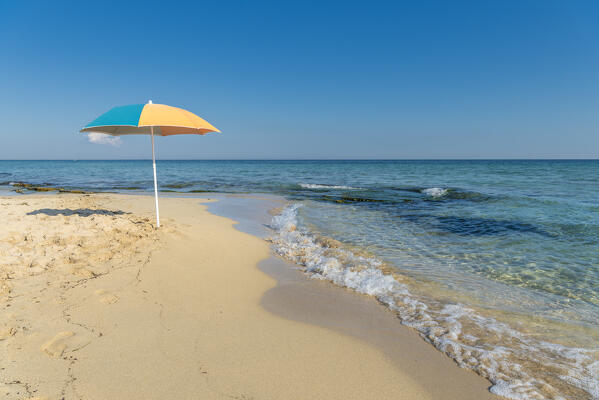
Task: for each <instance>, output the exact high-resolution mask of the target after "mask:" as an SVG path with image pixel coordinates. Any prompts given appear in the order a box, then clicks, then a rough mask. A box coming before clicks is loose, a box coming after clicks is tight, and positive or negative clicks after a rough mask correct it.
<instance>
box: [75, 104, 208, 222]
mask: <svg viewBox="0 0 599 400" xmlns="http://www.w3.org/2000/svg"><path fill="white" fill-rule="evenodd" d="M80 132H100V133H104V134H107V135H112V136H120V135H151V137H152V166H153V168H154V198H155V201H156V225H157V227H160V211H159V210H158V183H157V179H156V157H155V155H154V135H158V136H170V135H184V134H196V135H205V134H206V133H208V132H220V131H219V130H218V129H216V128H215V127H214V126H212V125H210V124H209V123H208V122H207V121H205V120H204V119H202V118H200V117H198V116H197V115H195V114H193V113H191V112H189V111H187V110H184V109H182V108H177V107H171V106H167V105H165V104H153V103H152V101H151V100H150V101H149V102H148V103H147V104H131V105H127V106H120V107H114V108H113V109H112V110H110V111H108V112H105V113H104V114H102V115H100V116H99V117H98V118H96V119H95V120H93V121H92V122H90V123H89V124H87V125H86V126H85V127H84V128H83V129H81V131H80Z"/></svg>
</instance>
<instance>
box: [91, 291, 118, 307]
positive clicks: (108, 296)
mask: <svg viewBox="0 0 599 400" xmlns="http://www.w3.org/2000/svg"><path fill="white" fill-rule="evenodd" d="M95 293H96V295H97V296H100V303H103V304H113V303H116V302H117V301H119V297H118V296H117V295H116V294H112V293H109V292H107V291H106V290H104V289H98V290H96V292H95Z"/></svg>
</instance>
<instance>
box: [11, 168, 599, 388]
mask: <svg viewBox="0 0 599 400" xmlns="http://www.w3.org/2000/svg"><path fill="white" fill-rule="evenodd" d="M158 177H159V187H160V189H161V190H162V191H167V192H170V191H173V192H191V193H202V192H210V191H214V192H225V193H272V194H277V195H281V196H284V197H285V198H287V199H288V200H289V206H288V207H286V208H285V209H284V210H282V212H281V214H280V215H279V216H277V217H276V218H275V220H273V223H272V227H273V229H274V233H273V247H274V249H275V250H276V251H277V252H278V253H279V254H281V255H283V256H285V257H288V258H290V259H292V260H294V261H296V262H298V263H299V264H301V265H303V266H304V267H305V269H306V271H307V273H310V274H311V275H312V276H314V277H316V278H321V279H329V280H331V281H333V282H335V283H337V284H340V285H343V286H347V287H349V288H352V289H354V290H356V291H360V292H364V293H368V294H372V295H374V296H377V297H378V298H379V300H380V301H381V302H383V303H385V304H387V305H388V306H389V307H390V308H391V309H393V310H394V311H395V312H396V313H397V315H398V317H399V318H401V319H402V321H403V322H404V323H405V324H406V325H409V326H412V327H413V328H414V329H417V330H418V331H419V332H420V333H421V335H422V336H423V337H424V338H425V339H426V340H428V341H429V342H431V343H432V344H433V345H435V346H436V347H437V348H439V349H440V350H441V351H443V352H445V353H446V354H447V355H448V356H450V357H452V358H453V359H454V360H456V362H457V363H458V364H460V365H462V366H463V367H466V368H471V369H473V370H475V371H477V372H478V373H480V374H481V375H483V376H486V377H488V378H489V379H490V380H491V381H492V382H493V383H494V386H493V388H492V391H494V392H496V393H500V394H503V395H504V396H507V397H510V398H527V399H528V398H554V399H559V398H567V399H571V398H581V399H582V398H589V399H592V398H595V399H596V398H599V361H598V360H599V352H598V348H599V345H598V343H599V342H598V341H599V161H159V162H158ZM15 183H27V184H32V185H35V186H42V187H61V188H65V189H75V190H89V191H125V192H132V193H135V192H147V191H149V190H151V188H152V168H151V162H150V161H76V162H75V161H0V188H2V189H4V190H14V189H17V188H19V189H22V187H19V186H18V185H15ZM25 191H26V192H27V190H25Z"/></svg>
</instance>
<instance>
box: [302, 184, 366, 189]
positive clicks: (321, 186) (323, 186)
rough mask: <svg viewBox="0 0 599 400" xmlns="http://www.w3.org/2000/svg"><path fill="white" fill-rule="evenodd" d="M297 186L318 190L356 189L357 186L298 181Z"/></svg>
mask: <svg viewBox="0 0 599 400" xmlns="http://www.w3.org/2000/svg"><path fill="white" fill-rule="evenodd" d="M299 186H300V187H302V188H304V189H319V190H324V189H338V190H355V189H358V188H355V187H351V186H343V185H318V184H315V183H300V184H299Z"/></svg>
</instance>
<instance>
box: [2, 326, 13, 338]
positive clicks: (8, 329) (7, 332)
mask: <svg viewBox="0 0 599 400" xmlns="http://www.w3.org/2000/svg"><path fill="white" fill-rule="evenodd" d="M15 333H17V329H16V328H14V327H12V326H5V327H2V328H0V340H5V339H8V338H9V337H11V336H14V334H15Z"/></svg>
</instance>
